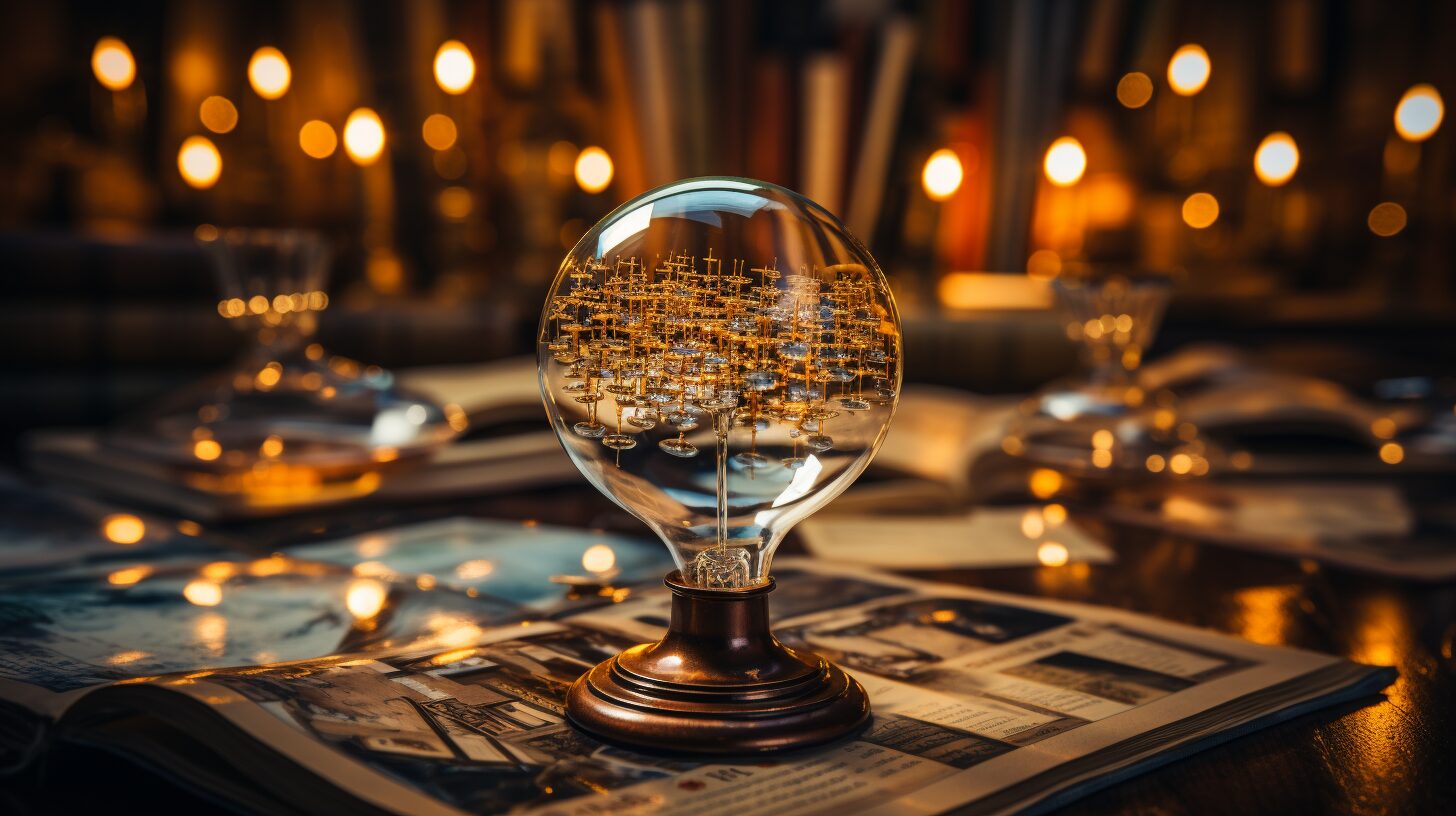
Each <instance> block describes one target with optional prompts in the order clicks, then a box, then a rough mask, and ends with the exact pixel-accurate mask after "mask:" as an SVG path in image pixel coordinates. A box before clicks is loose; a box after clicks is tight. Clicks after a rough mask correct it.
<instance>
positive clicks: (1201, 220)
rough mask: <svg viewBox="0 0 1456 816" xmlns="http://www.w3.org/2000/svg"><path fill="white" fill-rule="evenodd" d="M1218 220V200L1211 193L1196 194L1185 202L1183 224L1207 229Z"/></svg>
mask: <svg viewBox="0 0 1456 816" xmlns="http://www.w3.org/2000/svg"><path fill="white" fill-rule="evenodd" d="M1217 220H1218V199H1216V198H1214V197H1213V195H1212V194H1211V193H1194V194H1193V195H1191V196H1188V198H1186V199H1184V201H1183V223H1185V224H1187V225H1188V226H1190V227H1192V228H1194V229H1206V228H1208V227H1211V226H1213V222H1215V221H1217Z"/></svg>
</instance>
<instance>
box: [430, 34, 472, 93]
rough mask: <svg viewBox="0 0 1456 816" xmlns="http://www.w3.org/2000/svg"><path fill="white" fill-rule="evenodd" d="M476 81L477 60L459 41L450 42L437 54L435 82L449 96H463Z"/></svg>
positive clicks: (441, 47)
mask: <svg viewBox="0 0 1456 816" xmlns="http://www.w3.org/2000/svg"><path fill="white" fill-rule="evenodd" d="M474 81H475V58H474V57H472V56H470V49H468V48H466V47H465V43H463V42H460V41H459V40H450V41H449V42H447V43H445V44H444V45H441V46H440V50H438V51H436V52H435V82H437V83H439V85H440V90H442V91H444V92H445V93H448V94H463V93H465V92H466V91H468V90H470V84H471V83H472V82H474Z"/></svg>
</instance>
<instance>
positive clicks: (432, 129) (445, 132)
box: [420, 113, 460, 150]
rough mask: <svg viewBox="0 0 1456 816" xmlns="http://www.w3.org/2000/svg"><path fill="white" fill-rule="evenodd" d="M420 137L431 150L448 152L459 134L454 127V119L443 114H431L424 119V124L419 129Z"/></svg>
mask: <svg viewBox="0 0 1456 816" xmlns="http://www.w3.org/2000/svg"><path fill="white" fill-rule="evenodd" d="M420 135H421V137H423V138H424V140H425V144H427V145H429V146H430V148H431V149H433V150H449V149H450V148H451V147H453V146H454V145H455V139H456V138H458V137H459V135H460V132H459V130H458V129H457V128H456V127H455V120H454V119H451V118H450V117H448V116H446V115H445V114H443V113H432V114H430V115H429V116H427V117H425V124H424V126H423V127H421V128H420Z"/></svg>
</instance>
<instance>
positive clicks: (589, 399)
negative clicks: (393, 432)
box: [538, 178, 901, 588]
mask: <svg viewBox="0 0 1456 816" xmlns="http://www.w3.org/2000/svg"><path fill="white" fill-rule="evenodd" d="M538 353H539V357H540V368H541V391H542V394H543V396H544V398H545V401H546V409H547V412H548V414H549V415H550V416H551V419H552V422H553V423H554V426H555V428H556V432H557V434H558V435H559V436H560V437H561V441H562V444H563V445H564V446H565V448H566V452H567V453H568V454H569V455H570V456H571V458H572V460H573V461H574V462H575V463H576V466H577V467H578V468H579V469H580V470H581V472H582V473H583V474H585V476H586V477H587V479H589V480H590V481H591V483H592V484H593V485H595V486H596V487H597V489H599V490H601V491H602V492H603V493H605V494H606V495H607V496H609V497H610V498H611V499H612V500H613V501H615V502H617V503H618V504H619V505H621V506H622V507H623V508H625V509H626V510H628V511H629V512H631V513H632V514H633V515H635V516H636V517H637V518H639V519H641V520H642V521H643V522H644V523H646V524H647V525H648V526H649V527H651V528H652V529H653V530H654V531H655V532H656V533H657V534H658V535H659V536H660V537H661V538H662V540H663V541H664V542H666V543H667V545H668V548H669V549H670V550H671V551H672V555H673V558H674V560H675V561H676V562H677V565H678V567H679V569H680V570H681V571H682V575H683V578H684V580H685V581H687V582H689V583H692V584H695V585H697V586H704V587H719V588H736V587H744V586H752V585H755V584H761V583H763V582H765V581H766V580H767V578H768V572H769V565H770V560H771V559H772V557H773V552H774V549H775V548H776V547H777V546H778V544H779V542H780V541H781V540H782V539H783V537H784V534H785V533H787V532H788V530H789V529H790V528H791V527H793V525H794V524H796V523H798V522H799V521H800V520H801V519H803V518H805V517H806V516H808V515H809V514H811V513H813V512H814V511H815V510H817V509H819V508H820V507H822V506H823V505H824V504H825V503H827V502H828V501H829V500H830V499H832V498H834V497H835V496H837V495H839V493H841V492H843V491H844V489H845V488H846V487H848V486H849V484H850V483H851V482H852V481H853V480H854V478H855V477H856V476H858V475H859V473H860V472H861V471H863V470H864V468H865V467H866V466H867V465H868V464H869V461H870V459H871V458H872V457H873V456H874V453H875V451H876V450H877V449H878V448H879V446H880V443H881V441H883V439H884V437H885V431H886V430H887V429H888V427H889V422H890V417H891V416H892V415H893V414H894V411H895V405H896V403H897V401H898V399H899V393H900V378H901V356H900V318H899V314H898V313H897V312H896V310H895V301H894V298H893V297H892V296H891V294H890V288H889V285H888V284H887V282H886V281H885V276H884V273H883V272H881V271H880V268H879V266H878V265H877V264H876V263H875V260H874V258H872V257H871V256H870V253H869V252H868V251H867V250H866V249H865V248H864V246H863V245H862V244H861V243H860V242H859V241H858V240H856V239H855V238H854V237H853V236H852V235H850V234H849V232H848V231H847V230H846V229H845V227H844V225H843V224H841V223H840V222H839V220H838V219H837V218H835V217H834V216H833V215H831V214H830V213H829V212H827V211H826V210H825V209H824V208H823V207H820V206H819V205H817V204H815V203H814V202H812V201H809V200H808V199H806V198H804V197H803V196H800V195H798V194H797V193H793V192H791V191H789V190H786V189H784V188H782V187H778V186H775V185H773V184H768V183H765V182H761V181H752V180H749V179H737V178H700V179H690V180H686V181H680V182H676V183H673V184H669V185H667V186H664V187H659V188H657V189H655V190H652V191H650V192H648V193H645V194H643V195H641V196H639V197H637V198H635V199H633V200H632V201H629V202H627V203H626V204H624V205H622V206H621V207H618V208H617V209H616V210H614V211H613V212H612V213H611V214H609V215H608V216H607V217H606V218H603V219H602V220H601V222H599V223H598V224H597V225H596V226H594V227H593V228H592V229H591V230H589V231H588V232H587V233H586V234H585V235H584V236H582V239H581V241H579V242H578V243H577V245H576V247H575V248H573V249H572V250H571V252H570V253H569V254H568V255H567V256H566V258H565V260H563V261H562V263H561V269H560V271H558V272H557V274H556V279H555V281H554V282H553V283H552V285H551V290H550V294H549V296H548V298H547V300H546V306H545V309H544V311H543V312H542V315H541V327H540V332H539V336H538Z"/></svg>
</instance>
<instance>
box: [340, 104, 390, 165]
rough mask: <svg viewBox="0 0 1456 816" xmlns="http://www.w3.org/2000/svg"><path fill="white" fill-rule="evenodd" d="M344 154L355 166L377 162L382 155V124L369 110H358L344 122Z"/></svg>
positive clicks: (377, 116) (377, 115)
mask: <svg viewBox="0 0 1456 816" xmlns="http://www.w3.org/2000/svg"><path fill="white" fill-rule="evenodd" d="M344 152H346V153H348V154H349V158H351V159H353V160H354V163H355V164H358V165H361V166H362V165H368V164H373V163H375V162H376V161H379V156H380V155H381V154H383V153H384V123H383V122H381V121H379V114H377V113H375V112H374V111H373V110H371V109H369V108H359V109H357V110H355V111H354V112H353V113H351V114H349V118H348V120H347V121H345V122H344Z"/></svg>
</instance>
